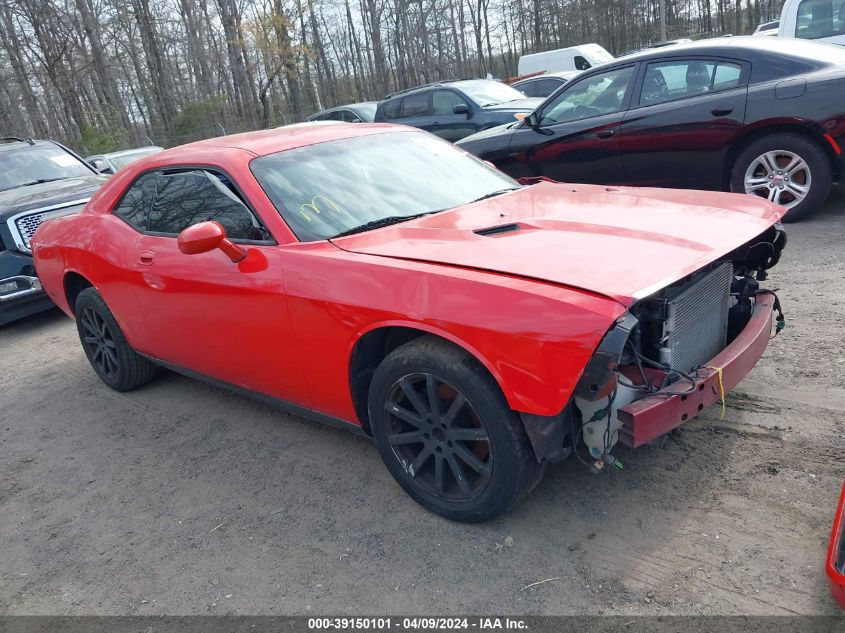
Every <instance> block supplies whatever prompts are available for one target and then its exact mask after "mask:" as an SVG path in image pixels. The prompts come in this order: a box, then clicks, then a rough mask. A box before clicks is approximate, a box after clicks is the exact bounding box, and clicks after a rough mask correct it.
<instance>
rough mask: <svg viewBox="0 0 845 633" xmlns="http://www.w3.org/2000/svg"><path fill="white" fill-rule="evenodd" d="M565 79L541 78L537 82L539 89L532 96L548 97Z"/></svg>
mask: <svg viewBox="0 0 845 633" xmlns="http://www.w3.org/2000/svg"><path fill="white" fill-rule="evenodd" d="M564 83H566V82H565V81H558V80H557V79H541V80H540V81H537V82H535V85H536V86H537V89H536V90H535V93H534V94H533V95H531V96H532V97H548V96H549V95H550V94H552V93H553V92H554V91H555V90H557V89H558V88H560V87H561V86H562V85H563V84H564Z"/></svg>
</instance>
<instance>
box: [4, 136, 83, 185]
mask: <svg viewBox="0 0 845 633" xmlns="http://www.w3.org/2000/svg"><path fill="white" fill-rule="evenodd" d="M91 175H93V172H92V170H91V169H89V168H88V167H87V166H86V165H85V163H83V162H82V161H80V160H79V159H78V158H76V157H75V156H74V155H73V154H69V153H68V152H66V151H65V150H63V149H62V148H61V147H57V146H55V145H34V146H27V147H22V148H21V149H8V150H5V151H2V152H0V191H8V190H9V189H17V188H18V187H26V186H28V185H37V184H40V183H42V182H50V181H53V180H64V179H65V178H76V177H79V176H91Z"/></svg>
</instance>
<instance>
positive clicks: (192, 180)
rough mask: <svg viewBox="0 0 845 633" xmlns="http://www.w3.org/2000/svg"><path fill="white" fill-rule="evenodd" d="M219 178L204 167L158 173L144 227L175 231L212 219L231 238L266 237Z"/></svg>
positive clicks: (236, 197) (250, 238)
mask: <svg viewBox="0 0 845 633" xmlns="http://www.w3.org/2000/svg"><path fill="white" fill-rule="evenodd" d="M223 178H224V177H219V176H216V175H215V174H212V173H210V172H207V171H184V172H177V173H172V174H164V175H162V176H161V177H160V178H159V179H158V182H157V183H156V192H155V201H154V202H153V205H152V208H151V209H150V216H149V222H148V223H147V230H148V231H151V232H154V233H165V234H167V235H178V234H179V233H180V232H181V231H182V230H183V229H186V228H187V227H189V226H191V225H193V224H198V223H199V222H205V221H206V220H215V221H216V222H219V223H220V224H222V225H223V228H225V229H226V235H227V236H228V237H229V238H231V239H235V240H261V239H266V237H265V233H264V230H263V229H262V228H261V225H260V224H259V223H258V221H257V220H256V219H255V217H254V216H253V215H252V212H251V211H250V210H249V209H248V208H247V207H246V205H244V203H243V202H242V201H241V200H240V198H239V197H238V196H237V194H236V193H235V192H234V191H233V190H232V189H231V188H230V187H229V186H228V185H227V184H226V183H225V182H224V180H223Z"/></svg>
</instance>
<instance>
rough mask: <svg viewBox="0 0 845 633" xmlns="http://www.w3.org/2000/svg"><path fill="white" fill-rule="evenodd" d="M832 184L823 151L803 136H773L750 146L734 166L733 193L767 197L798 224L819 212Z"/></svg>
mask: <svg viewBox="0 0 845 633" xmlns="http://www.w3.org/2000/svg"><path fill="white" fill-rule="evenodd" d="M832 183H833V167H832V164H831V160H830V158H829V157H828V155H827V154H826V153H825V151H824V149H822V147H821V146H820V145H819V144H818V143H817V142H815V141H814V140H813V139H812V138H809V137H807V136H804V135H801V134H772V135H770V136H764V137H763V138H758V139H757V140H756V141H752V142H751V143H749V144H748V145H747V146H746V147H745V148H743V149H742V151H741V152H740V153H739V155H738V156H737V157H736V160H735V161H734V163H733V166H732V169H731V190H732V191H737V192H744V193H747V194H749V195H752V196H758V197H760V198H765V199H766V200H769V201H770V202H774V203H775V204H779V205H781V206H782V207H784V208H785V209H786V213H785V215H784V216H783V221H784V222H796V221H798V220H800V219H801V218H804V217H806V216H807V215H809V214H810V213H812V212H813V211H815V210H816V209H818V208H819V207H820V206H821V205H822V204H824V201H825V200H826V199H827V196H828V194H829V193H830V187H831V184H832Z"/></svg>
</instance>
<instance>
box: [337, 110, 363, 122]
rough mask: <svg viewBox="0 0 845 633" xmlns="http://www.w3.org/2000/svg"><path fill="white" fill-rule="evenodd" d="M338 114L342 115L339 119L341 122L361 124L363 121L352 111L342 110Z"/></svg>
mask: <svg viewBox="0 0 845 633" xmlns="http://www.w3.org/2000/svg"><path fill="white" fill-rule="evenodd" d="M338 114H339V115H340V117H339V118H340V120H341V121H345V122H346V123H360V122H361V119H359V118H358V117H357V116H355V113H354V112H351V111H350V110H341V111H340V112H338Z"/></svg>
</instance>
